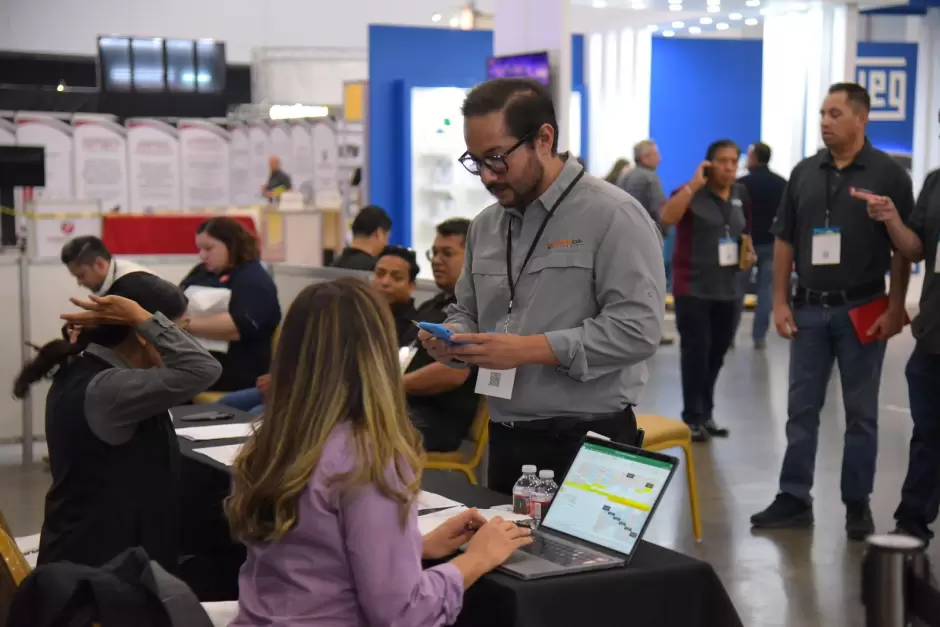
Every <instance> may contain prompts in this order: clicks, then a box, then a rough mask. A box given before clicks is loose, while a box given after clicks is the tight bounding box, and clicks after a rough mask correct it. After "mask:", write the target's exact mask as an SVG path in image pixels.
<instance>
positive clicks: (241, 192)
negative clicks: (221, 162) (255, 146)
mask: <svg viewBox="0 0 940 627" xmlns="http://www.w3.org/2000/svg"><path fill="white" fill-rule="evenodd" d="M228 129H229V130H228V133H229V141H228V145H229V167H230V169H231V173H230V176H231V181H232V182H231V195H232V204H234V205H242V206H244V205H250V204H252V203H254V202H255V193H254V190H255V185H254V184H253V183H252V179H251V145H250V143H249V141H248V126H247V125H245V124H244V123H242V122H230V123H229V125H228Z"/></svg>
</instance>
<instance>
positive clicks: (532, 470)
mask: <svg viewBox="0 0 940 627" xmlns="http://www.w3.org/2000/svg"><path fill="white" fill-rule="evenodd" d="M536 470H537V469H536V467H535V465H534V464H526V465H525V466H523V467H522V474H524V475H528V474H530V473H531V474H533V475H534V474H535V472H536Z"/></svg>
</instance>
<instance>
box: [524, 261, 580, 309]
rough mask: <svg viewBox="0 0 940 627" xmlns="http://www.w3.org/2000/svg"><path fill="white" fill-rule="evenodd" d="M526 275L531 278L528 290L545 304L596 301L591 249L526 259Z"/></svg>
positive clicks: (555, 304)
mask: <svg viewBox="0 0 940 627" xmlns="http://www.w3.org/2000/svg"><path fill="white" fill-rule="evenodd" d="M526 275H527V276H526V278H527V279H528V280H529V281H531V283H530V285H531V288H527V291H528V290H529V289H531V292H530V294H532V295H537V296H538V299H537V300H538V301H539V302H540V303H542V304H544V305H546V306H548V305H552V306H557V305H558V303H559V299H561V300H563V301H564V302H566V303H575V302H578V303H585V304H587V303H591V304H593V303H594V302H595V295H594V255H593V254H592V253H590V252H579V253H553V254H548V255H544V256H542V257H539V258H537V259H533V260H532V261H530V262H529V265H528V267H527V268H526Z"/></svg>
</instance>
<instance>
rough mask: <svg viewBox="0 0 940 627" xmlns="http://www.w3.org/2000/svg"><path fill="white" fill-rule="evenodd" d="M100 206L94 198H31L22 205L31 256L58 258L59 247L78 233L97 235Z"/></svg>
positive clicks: (99, 230) (33, 257)
mask: <svg viewBox="0 0 940 627" xmlns="http://www.w3.org/2000/svg"><path fill="white" fill-rule="evenodd" d="M100 208H101V205H100V203H99V202H98V201H94V200H50V199H47V198H43V199H37V200H33V201H31V202H29V203H27V205H26V209H27V211H28V212H30V213H31V214H33V215H34V216H35V217H34V218H33V219H30V220H27V224H28V230H29V235H28V250H29V256H30V258H31V259H59V255H60V254H61V253H62V246H64V245H65V244H66V243H67V242H68V241H69V240H72V239H74V238H76V237H80V236H82V235H94V236H95V237H101V214H100Z"/></svg>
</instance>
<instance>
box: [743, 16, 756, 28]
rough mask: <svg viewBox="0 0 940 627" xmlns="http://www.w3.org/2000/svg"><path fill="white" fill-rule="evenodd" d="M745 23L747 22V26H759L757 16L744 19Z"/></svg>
mask: <svg viewBox="0 0 940 627" xmlns="http://www.w3.org/2000/svg"><path fill="white" fill-rule="evenodd" d="M744 24H745V25H746V26H757V18H756V17H749V18H747V19H746V20H744Z"/></svg>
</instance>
